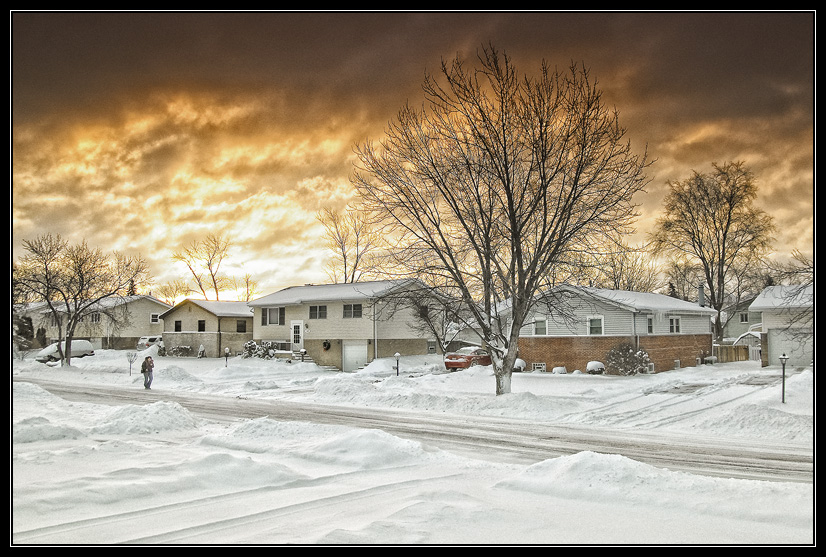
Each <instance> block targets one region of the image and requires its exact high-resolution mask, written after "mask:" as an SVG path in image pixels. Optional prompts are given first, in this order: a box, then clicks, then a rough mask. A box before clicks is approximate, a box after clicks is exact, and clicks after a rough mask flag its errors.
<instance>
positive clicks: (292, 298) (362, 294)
mask: <svg viewBox="0 0 826 557" xmlns="http://www.w3.org/2000/svg"><path fill="white" fill-rule="evenodd" d="M408 282H409V281H408V280H377V281H369V282H349V283H341V284H306V285H304V286H290V287H287V288H284V289H283V290H279V291H278V292H274V293H272V294H269V295H267V296H264V297H262V298H258V299H257V300H253V301H252V302H250V303H249V305H250V306H251V307H267V306H294V305H300V304H306V303H315V302H338V301H354V300H372V299H375V298H377V297H379V296H382V295H385V294H387V293H388V292H390V291H392V290H394V289H396V288H398V287H400V286H402V285H404V284H407V283H408Z"/></svg>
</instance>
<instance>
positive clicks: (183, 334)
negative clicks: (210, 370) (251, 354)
mask: <svg viewBox="0 0 826 557" xmlns="http://www.w3.org/2000/svg"><path fill="white" fill-rule="evenodd" d="M161 319H162V320H163V343H164V347H165V348H166V351H167V354H175V353H178V354H182V355H187V354H189V355H192V356H196V355H197V354H198V349H199V347H200V346H203V347H204V350H205V356H206V357H209V358H219V357H222V356H224V351H225V350H226V349H227V348H229V351H230V354H232V355H235V354H238V353H240V352H241V351H242V350H243V348H244V343H246V342H247V341H250V340H252V309H251V308H250V307H249V306H248V305H247V302H219V301H208V300H192V299H187V300H184V301H182V302H180V303H179V304H177V305H175V307H173V308H172V309H170V310H168V311H166V312H164V313H163V314H161Z"/></svg>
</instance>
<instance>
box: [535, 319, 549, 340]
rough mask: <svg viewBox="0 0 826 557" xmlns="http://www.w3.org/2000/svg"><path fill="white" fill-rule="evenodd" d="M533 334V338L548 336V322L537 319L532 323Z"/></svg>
mask: <svg viewBox="0 0 826 557" xmlns="http://www.w3.org/2000/svg"><path fill="white" fill-rule="evenodd" d="M533 334H534V335H535V336H544V335H547V334H548V321H547V320H545V319H537V320H536V321H534V323H533Z"/></svg>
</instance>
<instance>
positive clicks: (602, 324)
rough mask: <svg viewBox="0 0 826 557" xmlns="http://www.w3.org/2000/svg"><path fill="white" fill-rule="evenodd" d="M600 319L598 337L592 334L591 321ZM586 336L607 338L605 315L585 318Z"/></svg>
mask: <svg viewBox="0 0 826 557" xmlns="http://www.w3.org/2000/svg"><path fill="white" fill-rule="evenodd" d="M593 319H599V328H600V333H599V334H598V335H596V334H593V333H591V320H593ZM585 334H586V335H588V336H589V337H602V336H605V316H604V315H588V316H587V317H585Z"/></svg>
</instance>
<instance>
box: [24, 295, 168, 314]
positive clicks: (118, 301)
mask: <svg viewBox="0 0 826 557" xmlns="http://www.w3.org/2000/svg"><path fill="white" fill-rule="evenodd" d="M137 300H149V301H151V302H154V303H156V304H158V305H160V306H164V307H166V308H167V309H168V308H171V307H172V306H170V305H169V304H167V303H166V302H162V301H161V300H159V299H157V298H155V297H154V296H150V295H148V294H135V295H132V296H110V297H108V298H103V299H101V300H98V301H97V302H95V304H94V305H92V306H90V307H89V308H88V309H89V310H91V311H94V310H104V309H106V308H111V307H116V306H120V305H124V304H130V303H132V302H135V301H137ZM54 305H55V307H59V306H61V305H63V307H66V306H65V304H63V302H57V303H55V304H54ZM24 310H25V311H41V312H48V311H51V310H50V309H49V307H48V304H46V302H36V303H34V304H31V305H30V306H28V307H26V308H24Z"/></svg>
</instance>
